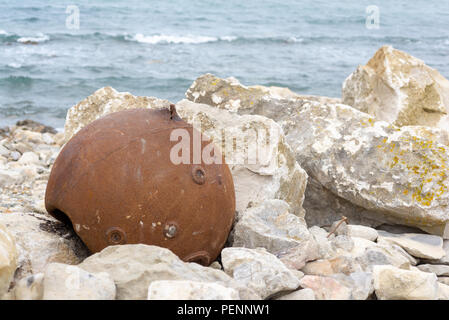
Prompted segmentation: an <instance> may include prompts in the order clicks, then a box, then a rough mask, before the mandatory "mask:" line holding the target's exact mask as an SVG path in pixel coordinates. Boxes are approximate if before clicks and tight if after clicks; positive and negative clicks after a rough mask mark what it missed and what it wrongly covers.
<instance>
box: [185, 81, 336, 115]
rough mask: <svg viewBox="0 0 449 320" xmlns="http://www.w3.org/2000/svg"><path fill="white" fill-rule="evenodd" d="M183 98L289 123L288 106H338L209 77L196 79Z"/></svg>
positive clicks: (333, 100)
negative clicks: (281, 119) (316, 103)
mask: <svg viewBox="0 0 449 320" xmlns="http://www.w3.org/2000/svg"><path fill="white" fill-rule="evenodd" d="M186 98H187V99H188V100H190V101H193V102H197V103H204V104H208V105H210V106H215V107H218V108H220V109H226V110H229V111H231V112H236V113H238V114H260V115H264V116H267V117H269V118H273V119H274V118H279V117H282V118H285V119H288V113H289V112H279V110H280V109H281V108H282V109H283V111H287V110H285V109H288V106H289V105H295V104H296V103H297V102H298V101H302V100H307V101H316V102H319V103H340V102H341V101H340V99H338V98H328V97H321V96H310V95H309V96H307V95H299V94H297V93H294V92H292V91H291V90H289V89H288V88H280V87H264V86H259V85H255V86H245V85H243V84H241V83H240V82H239V81H238V80H237V79H235V78H232V77H231V78H227V79H221V78H218V77H216V76H214V75H212V74H210V73H207V74H204V75H202V76H200V77H199V78H197V79H196V80H195V81H194V82H193V83H192V85H191V86H190V88H189V89H188V90H187V92H186Z"/></svg>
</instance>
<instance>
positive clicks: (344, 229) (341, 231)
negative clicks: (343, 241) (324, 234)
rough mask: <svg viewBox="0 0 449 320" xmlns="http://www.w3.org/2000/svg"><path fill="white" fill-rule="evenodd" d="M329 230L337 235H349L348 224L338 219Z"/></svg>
mask: <svg viewBox="0 0 449 320" xmlns="http://www.w3.org/2000/svg"><path fill="white" fill-rule="evenodd" d="M329 232H333V233H334V234H335V235H344V236H347V235H349V233H348V232H349V229H348V224H347V223H346V222H345V221H342V220H338V221H335V222H334V223H333V224H332V226H331V227H330V228H329Z"/></svg>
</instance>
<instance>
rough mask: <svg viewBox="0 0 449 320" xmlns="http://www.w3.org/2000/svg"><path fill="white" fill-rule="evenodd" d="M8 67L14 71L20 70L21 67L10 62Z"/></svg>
mask: <svg viewBox="0 0 449 320" xmlns="http://www.w3.org/2000/svg"><path fill="white" fill-rule="evenodd" d="M8 67H10V68H14V69H20V68H22V65H21V64H20V63H16V62H11V63H8Z"/></svg>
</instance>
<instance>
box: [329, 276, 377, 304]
mask: <svg viewBox="0 0 449 320" xmlns="http://www.w3.org/2000/svg"><path fill="white" fill-rule="evenodd" d="M332 278H334V279H336V280H338V281H339V282H340V283H341V284H343V285H344V286H346V287H348V288H350V289H351V299H353V300H366V299H368V298H369V297H370V296H371V295H372V294H373V292H374V284H373V276H372V274H371V273H370V272H360V271H357V272H353V273H350V274H343V273H337V274H334V275H332Z"/></svg>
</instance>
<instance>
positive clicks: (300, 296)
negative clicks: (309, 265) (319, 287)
mask: <svg viewBox="0 0 449 320" xmlns="http://www.w3.org/2000/svg"><path fill="white" fill-rule="evenodd" d="M276 300H315V293H314V292H313V290H312V289H310V288H306V289H300V290H296V291H293V292H292V293H289V294H286V295H283V296H281V297H279V298H277V299H276Z"/></svg>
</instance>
